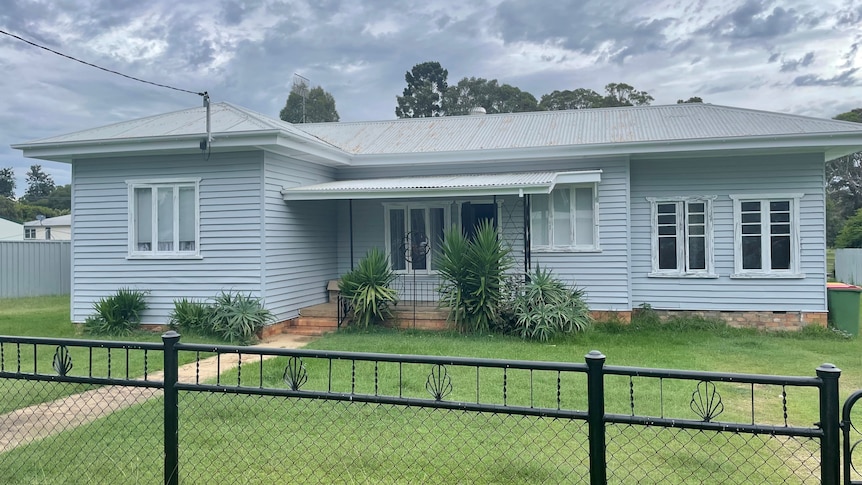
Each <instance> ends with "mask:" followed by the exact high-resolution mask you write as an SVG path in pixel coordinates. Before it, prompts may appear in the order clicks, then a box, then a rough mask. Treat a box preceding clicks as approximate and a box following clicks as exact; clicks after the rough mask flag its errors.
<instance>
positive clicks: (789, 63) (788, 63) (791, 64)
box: [781, 51, 814, 72]
mask: <svg viewBox="0 0 862 485" xmlns="http://www.w3.org/2000/svg"><path fill="white" fill-rule="evenodd" d="M812 62H814V52H813V51H812V52H806V53H805V55H804V56H802V57H800V58H799V59H788V60H782V61H781V72H793V71H796V70H798V69H799V68H800V67H807V66H809V65H811V63H812Z"/></svg>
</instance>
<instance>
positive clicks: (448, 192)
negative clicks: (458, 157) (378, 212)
mask: <svg viewBox="0 0 862 485" xmlns="http://www.w3.org/2000/svg"><path fill="white" fill-rule="evenodd" d="M548 187H549V184H541V185H535V186H529V187H463V188H457V189H453V188H439V189H433V188H432V189H397V190H290V189H286V190H282V192H281V195H282V197H283V198H284V200H348V199H354V200H359V199H409V198H417V197H472V196H490V195H518V196H522V195H530V194H547V193H548Z"/></svg>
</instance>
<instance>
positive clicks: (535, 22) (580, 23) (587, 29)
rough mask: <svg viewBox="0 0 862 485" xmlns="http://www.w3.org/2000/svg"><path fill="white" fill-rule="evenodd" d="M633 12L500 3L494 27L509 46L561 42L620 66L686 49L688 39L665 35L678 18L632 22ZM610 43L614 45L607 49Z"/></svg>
mask: <svg viewBox="0 0 862 485" xmlns="http://www.w3.org/2000/svg"><path fill="white" fill-rule="evenodd" d="M537 3H538V5H537ZM630 11H631V9H630V8H629V6H626V5H621V4H616V3H614V4H603V3H600V2H583V1H578V0H568V1H552V0H551V1H542V2H519V1H515V0H505V1H504V2H502V3H501V4H500V5H498V7H497V9H496V12H495V14H494V18H493V19H492V25H493V27H494V28H495V29H496V30H497V32H498V33H499V34H500V35H501V37H502V39H503V41H505V42H506V43H513V42H519V41H530V42H536V43H544V42H547V41H549V40H559V41H560V42H561V44H562V45H563V46H564V47H566V48H567V49H571V50H575V51H579V52H583V53H586V54H592V55H598V56H600V57H602V58H604V59H607V60H610V61H613V62H618V63H622V62H624V61H625V60H626V59H627V58H629V57H631V56H633V55H637V54H642V53H646V52H653V51H669V50H672V49H673V48H674V47H675V46H682V48H683V49H684V48H685V44H684V41H681V40H676V39H668V37H667V35H666V34H665V32H666V30H667V28H668V27H669V26H671V25H674V24H675V23H676V22H677V21H678V20H677V19H675V18H670V17H666V18H655V19H650V18H640V17H635V18H632V17H631V15H630V14H629V12H630ZM606 43H610V44H611V45H612V46H611V47H610V48H609V49H605V48H604V47H602V46H603V45H604V44H606Z"/></svg>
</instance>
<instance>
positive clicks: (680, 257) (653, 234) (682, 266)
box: [646, 195, 718, 278]
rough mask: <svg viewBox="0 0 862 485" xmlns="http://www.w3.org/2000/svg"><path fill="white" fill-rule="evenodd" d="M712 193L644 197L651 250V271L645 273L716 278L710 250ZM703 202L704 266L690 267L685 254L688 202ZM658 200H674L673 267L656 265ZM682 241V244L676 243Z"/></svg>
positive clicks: (678, 276)
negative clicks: (664, 267) (674, 262)
mask: <svg viewBox="0 0 862 485" xmlns="http://www.w3.org/2000/svg"><path fill="white" fill-rule="evenodd" d="M715 198H716V197H715V196H714V195H704V196H686V197H647V198H646V199H647V201H649V203H650V248H651V252H652V271H651V272H650V273H649V274H648V275H647V276H649V277H651V278H718V275H716V274H715V253H714V250H713V246H714V237H713V215H712V214H713V209H712V206H713V201H714V200H715ZM691 203H695V204H700V203H702V204H704V253H705V256H706V258H705V259H706V268H705V269H690V268H689V261H688V254H689V252H690V251H689V238H688V236H689V232H690V229H689V221H688V211H687V207H688V204H691ZM659 204H676V214H675V215H676V240H677V245H676V262H677V267H676V268H675V269H660V268H659V244H658V239H659V234H658V206H659ZM680 241H682V244H680Z"/></svg>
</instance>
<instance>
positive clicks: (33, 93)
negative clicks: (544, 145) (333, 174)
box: [0, 0, 862, 193]
mask: <svg viewBox="0 0 862 485" xmlns="http://www.w3.org/2000/svg"><path fill="white" fill-rule="evenodd" d="M860 27H862V0H817V1H812V0H798V1H797V0H793V1H791V0H787V1H778V0H776V1H772V0H675V1H674V0H671V1H659V0H655V1H653V0H648V1H645V0H605V1H594V0H471V1H467V2H465V1H463V0H432V1H427V0H403V1H398V2H394V1H390V2H384V1H368V0H348V1H341V0H318V1H314V0H310V1H309V0H259V1H254V0H249V1H242V0H206V1H199V0H184V1H182V2H178V1H176V0H152V1H140V0H79V1H71V0H70V1H63V2H58V1H55V0H29V1H27V0H3V8H2V9H0V30H4V31H7V32H10V33H13V34H16V35H19V36H22V37H24V38H27V39H29V40H32V41H34V42H37V43H40V44H43V45H46V46H48V47H51V48H53V49H55V50H59V51H62V52H64V53H66V54H69V55H71V56H74V57H78V58H81V59H84V60H87V61H89V62H92V63H95V64H98V65H101V66H104V67H106V68H109V69H113V70H117V71H120V72H123V73H126V74H129V75H131V76H136V77H140V78H144V79H147V80H151V81H154V82H158V83H163V84H169V85H173V86H176V87H180V88H184V89H188V90H192V91H203V90H207V91H209V93H210V94H211V96H212V98H213V100H214V101H229V102H231V103H234V104H238V105H241V106H245V107H247V108H251V109H253V110H256V111H259V112H261V113H264V114H268V115H271V116H273V117H277V116H278V112H279V110H280V109H281V108H282V107H283V106H284V102H285V99H286V97H287V94H288V93H289V90H290V85H291V83H292V79H293V74H294V73H299V74H301V75H303V76H305V77H306V78H308V79H310V80H311V83H312V85H321V86H323V88H324V89H326V90H327V91H329V92H331V93H332V94H333V96H334V97H335V100H336V107H337V109H338V112H339V114H340V115H341V119H342V121H355V120H371V119H391V118H394V117H395V105H396V102H395V96H396V95H398V94H401V91H402V90H403V89H404V86H405V81H404V74H405V72H406V71H407V70H409V69H410V68H411V67H412V66H413V65H414V64H417V63H420V62H424V61H429V60H436V61H439V62H440V63H441V64H442V65H443V67H444V68H446V69H448V71H449V82H450V84H455V83H457V81H458V80H460V79H461V78H463V77H467V76H476V77H484V78H488V79H498V80H499V82H500V83H508V84H511V85H513V86H517V87H519V88H521V89H522V90H525V91H529V92H531V93H532V94H533V95H535V96H536V98H540V97H541V95H542V94H546V93H549V92H551V91H553V90H556V89H559V90H563V89H575V88H579V87H584V88H591V89H594V90H596V91H599V92H602V91H603V87H604V85H605V84H607V83H610V82H626V83H628V84H631V85H633V86H634V87H635V88H637V89H639V90H645V91H647V92H649V93H650V94H651V95H652V96H653V97H655V102H654V103H653V104H669V103H674V102H676V100H677V99H679V98H688V97H690V96H700V97H702V98H703V99H704V101H706V102H709V103H714V104H722V105H730V106H740V107H747V108H755V109H763V110H771V111H780V112H787V113H795V114H801V115H809V116H818V117H832V116H834V115H836V114H838V113H841V112H845V111H849V110H850V109H853V108H858V107H862V73H860V72H859V69H860V68H862V49H860V46H862V28H860ZM0 73H2V75H0V167H9V166H11V167H14V168H15V171H16V175H17V177H18V192H19V193H22V192H23V190H24V189H25V188H26V183H25V180H24V178H25V172H26V171H27V168H28V167H29V165H30V164H31V163H42V165H43V167H44V168H45V169H46V170H47V171H48V172H49V173H50V174H52V176H53V177H54V180H55V181H56V182H57V183H58V184H65V183H69V172H70V170H69V167H68V166H67V165H64V164H58V163H52V162H38V161H35V162H34V161H33V160H27V159H24V158H23V157H22V156H21V155H20V152H18V151H17V150H12V149H11V148H9V145H10V144H11V143H20V142H23V141H28V140H33V139H37V138H41V137H45V136H50V135H56V134H61V133H66V132H70V131H75V130H79V129H84V128H90V127H94V126H99V125H104V124H109V123H113V122H117V121H123V120H127V119H132V118H137V117H141V116H147V115H151V114H157V113H161V112H167V111H174V110H178V109H183V108H187V107H190V106H198V105H200V99H199V98H198V97H197V96H194V95H191V94H185V93H180V92H176V91H171V90H167V89H162V88H157V87H153V86H148V85H145V84H140V83H137V82H134V81H130V80H128V79H124V78H121V77H119V76H115V75H110V74H107V73H104V72H102V71H98V70H95V69H93V68H90V67H86V66H84V65H81V64H78V63H75V62H72V61H69V60H66V59H64V58H61V57H58V56H56V55H54V54H51V53H48V52H45V51H43V50H40V49H37V48H34V47H32V46H29V45H27V44H24V43H22V42H20V41H17V40H15V39H12V38H10V37H7V36H0Z"/></svg>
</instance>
